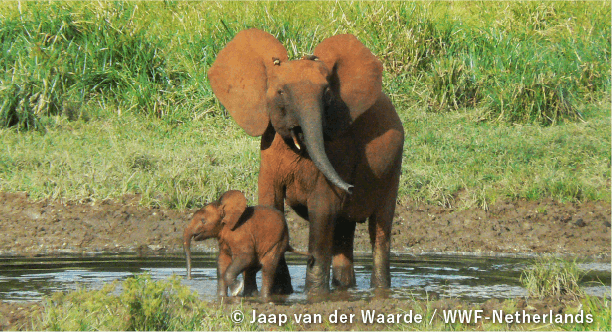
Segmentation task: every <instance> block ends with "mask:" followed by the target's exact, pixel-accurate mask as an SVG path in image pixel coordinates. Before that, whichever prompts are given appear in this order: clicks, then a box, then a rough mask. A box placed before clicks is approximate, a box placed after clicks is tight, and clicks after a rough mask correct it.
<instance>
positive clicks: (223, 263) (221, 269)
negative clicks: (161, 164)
mask: <svg viewBox="0 0 612 332" xmlns="http://www.w3.org/2000/svg"><path fill="white" fill-rule="evenodd" d="M231 262H232V257H230V256H229V255H227V254H224V253H223V252H221V253H219V258H218V260H217V295H218V296H220V297H223V296H227V286H228V285H227V284H226V283H225V278H224V277H223V276H225V271H227V267H228V266H229V265H230V264H231Z"/></svg>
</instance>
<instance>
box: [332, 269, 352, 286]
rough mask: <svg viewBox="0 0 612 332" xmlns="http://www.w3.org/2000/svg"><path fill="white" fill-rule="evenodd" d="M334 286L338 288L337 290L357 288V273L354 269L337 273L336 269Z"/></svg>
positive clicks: (333, 280)
mask: <svg viewBox="0 0 612 332" xmlns="http://www.w3.org/2000/svg"><path fill="white" fill-rule="evenodd" d="M332 286H334V287H336V288H337V289H347V288H351V287H355V286H357V280H356V279H355V271H353V269H342V270H340V271H336V270H335V269H334V276H333V278H332Z"/></svg>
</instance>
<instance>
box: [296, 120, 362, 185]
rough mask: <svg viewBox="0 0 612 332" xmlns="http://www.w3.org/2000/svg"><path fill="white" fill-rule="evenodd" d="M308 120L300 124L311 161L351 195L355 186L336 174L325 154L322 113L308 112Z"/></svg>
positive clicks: (330, 179) (328, 178)
mask: <svg viewBox="0 0 612 332" xmlns="http://www.w3.org/2000/svg"><path fill="white" fill-rule="evenodd" d="M307 114H308V118H307V119H303V118H302V119H301V121H300V124H301V127H302V131H303V133H304V141H305V142H304V144H305V145H306V151H308V154H309V155H310V159H311V160H312V162H313V163H314V164H315V166H316V167H317V168H318V169H319V170H320V171H321V172H322V173H323V175H325V177H326V178H327V180H329V181H330V182H331V183H333V184H334V185H335V186H337V187H338V188H340V189H342V190H344V191H346V192H347V193H349V194H351V193H352V190H353V186H352V185H350V184H348V183H346V182H344V180H342V178H341V177H340V175H338V173H337V172H336V170H335V169H334V167H333V166H332V164H331V163H330V161H329V159H328V158H327V154H326V153H325V143H324V141H323V126H322V125H321V124H322V119H321V112H320V111H313V112H308V113H307Z"/></svg>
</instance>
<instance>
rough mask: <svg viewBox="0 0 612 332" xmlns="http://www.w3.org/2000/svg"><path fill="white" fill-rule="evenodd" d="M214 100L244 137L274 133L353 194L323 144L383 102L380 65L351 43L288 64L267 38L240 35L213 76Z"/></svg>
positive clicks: (349, 38) (332, 42) (321, 48)
mask: <svg viewBox="0 0 612 332" xmlns="http://www.w3.org/2000/svg"><path fill="white" fill-rule="evenodd" d="M208 78H209V80H210V85H211V87H212V89H213V92H214V93H215V95H216V96H217V98H218V99H219V101H220V102H221V103H222V104H223V105H224V106H225V108H226V109H227V110H228V111H229V113H230V114H231V116H232V117H233V118H234V120H236V122H237V123H238V125H240V126H241V127H242V128H243V129H244V130H245V131H246V132H247V134H249V135H251V136H261V135H263V134H264V132H265V131H266V130H267V129H268V128H270V126H271V128H273V129H274V131H276V133H278V134H279V135H280V136H281V137H282V138H283V139H284V141H285V142H287V144H288V145H289V146H290V147H291V148H292V149H294V151H297V152H298V153H303V150H306V153H308V156H309V157H310V159H311V160H312V161H313V163H314V164H315V166H316V167H317V168H318V169H319V170H320V171H321V172H322V173H323V175H325V177H326V178H327V179H328V180H329V181H330V182H331V183H333V184H334V185H336V186H337V187H339V188H341V189H343V190H344V191H346V192H348V193H350V192H351V189H352V185H350V184H348V183H346V182H345V181H344V180H343V179H342V178H341V177H340V176H339V175H338V173H337V172H336V170H335V169H334V168H333V166H332V165H331V163H330V161H329V159H328V157H327V155H326V153H325V146H324V141H325V139H333V137H335V136H336V135H339V134H341V133H342V132H344V131H345V130H346V129H347V128H348V127H349V126H350V125H351V123H352V122H353V121H354V120H355V119H356V118H357V117H358V116H359V115H360V114H361V113H363V112H364V111H366V110H367V109H369V108H370V107H371V106H372V105H373V104H374V102H375V101H376V100H377V99H378V97H379V95H380V94H381V88H382V64H381V63H380V61H379V60H378V59H377V58H376V57H375V56H374V55H373V54H372V52H370V50H369V49H368V48H366V47H365V46H364V45H363V44H362V43H361V42H360V41H359V40H357V38H355V36H353V35H337V36H333V37H330V38H327V39H325V40H324V41H323V42H321V43H320V44H319V45H318V46H317V47H316V48H315V50H314V55H313V56H308V57H304V58H302V59H301V60H294V61H288V57H287V51H286V49H285V48H284V47H283V45H282V44H281V43H280V42H279V41H278V40H277V39H276V38H274V37H273V36H272V35H270V34H269V33H267V32H264V31H261V30H257V29H249V30H244V31H241V32H240V33H238V34H237V35H236V36H235V37H234V39H233V40H232V41H230V42H229V43H228V44H227V46H226V47H225V48H224V49H222V50H221V51H220V52H219V54H218V56H217V59H216V60H215V62H214V63H213V65H212V67H211V68H210V70H209V72H208Z"/></svg>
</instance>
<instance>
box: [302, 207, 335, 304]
mask: <svg viewBox="0 0 612 332" xmlns="http://www.w3.org/2000/svg"><path fill="white" fill-rule="evenodd" d="M317 198H318V199H316V200H315V202H312V203H311V202H309V206H308V217H309V219H310V234H309V235H308V251H309V252H310V253H311V254H312V256H313V258H314V264H309V265H307V268H306V287H305V288H306V291H307V292H308V293H309V294H318V293H328V292H329V269H330V266H331V254H332V245H333V233H334V227H333V225H334V218H335V213H332V212H331V211H330V210H331V206H330V205H331V204H333V203H332V199H329V200H326V199H325V197H322V196H319V197H317Z"/></svg>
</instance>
